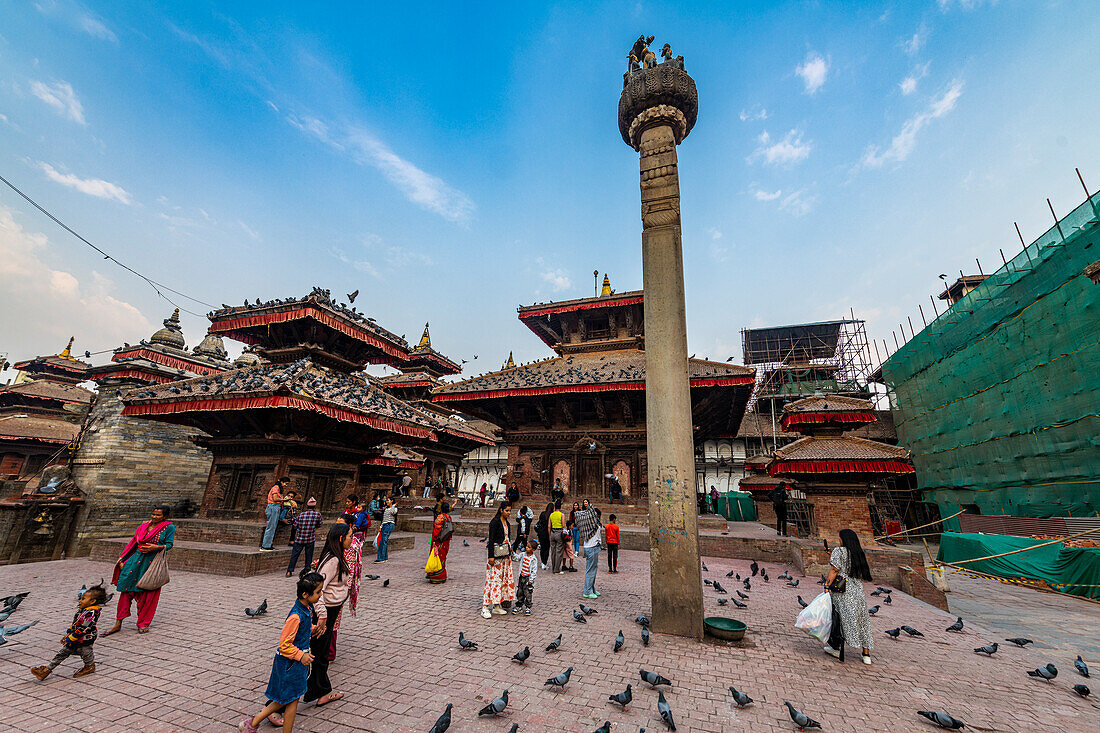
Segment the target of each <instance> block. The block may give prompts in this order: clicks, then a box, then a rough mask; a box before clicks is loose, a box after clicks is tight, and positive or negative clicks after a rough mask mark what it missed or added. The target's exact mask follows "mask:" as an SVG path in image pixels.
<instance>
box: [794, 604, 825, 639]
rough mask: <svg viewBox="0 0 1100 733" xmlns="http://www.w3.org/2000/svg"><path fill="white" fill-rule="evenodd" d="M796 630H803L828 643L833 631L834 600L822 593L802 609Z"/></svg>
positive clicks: (796, 623)
mask: <svg viewBox="0 0 1100 733" xmlns="http://www.w3.org/2000/svg"><path fill="white" fill-rule="evenodd" d="M794 627H795V628H796V629H802V630H803V631H805V632H806V633H807V634H809V635H810V636H813V637H815V638H817V639H818V640H820V641H826V640H827V639H828V638H829V633H830V632H831V631H832V630H833V599H832V598H831V597H830V596H829V594H828V593H822V594H821V595H819V596H818V597H817V598H815V599H813V600H812V601H810V605H808V606H806V607H805V608H803V609H802V612H801V613H800V614H798V619H797V620H796V621H795V622H794Z"/></svg>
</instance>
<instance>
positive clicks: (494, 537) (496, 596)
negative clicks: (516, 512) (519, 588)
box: [481, 499, 516, 618]
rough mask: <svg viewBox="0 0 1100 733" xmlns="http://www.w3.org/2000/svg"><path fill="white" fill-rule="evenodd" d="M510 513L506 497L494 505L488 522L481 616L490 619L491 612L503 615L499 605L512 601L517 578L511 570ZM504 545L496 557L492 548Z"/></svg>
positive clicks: (514, 595)
mask: <svg viewBox="0 0 1100 733" xmlns="http://www.w3.org/2000/svg"><path fill="white" fill-rule="evenodd" d="M511 512H512V502H510V501H508V500H507V499H505V500H504V501H502V502H500V505H499V506H498V507H497V515H496V516H495V517H493V521H491V522H489V539H488V542H487V543H486V544H487V545H488V548H489V560H488V562H486V563H485V593H484V594H483V597H482V606H481V615H482V617H483V618H492V615H493V614H498V615H503V614H506V613H507V611H505V610H504V609H503V608H501V605H500V604H501V602H502V601H511V602H515V600H516V579H515V575H514V574H513V572H512V551H511V550H512V548H511V535H510V529H509V524H508V515H509V514H511ZM501 546H503V547H504V549H503V550H501V551H500V553H501V555H502V556H501V557H495V555H496V554H497V553H495V552H494V550H495V549H496V548H498V547H501Z"/></svg>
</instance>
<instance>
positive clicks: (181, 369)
mask: <svg viewBox="0 0 1100 733" xmlns="http://www.w3.org/2000/svg"><path fill="white" fill-rule="evenodd" d="M230 368H231V365H230V363H229V361H228V360H227V359H226V351H225V346H224V344H222V340H221V338H220V337H218V336H215V335H213V334H208V335H207V336H206V337H205V338H204V339H203V340H202V343H200V344H199V345H198V346H196V347H195V348H194V349H193V350H192V351H188V350H187V343H186V341H185V340H184V337H183V330H182V329H181V328H180V319H179V309H178V308H177V309H176V310H175V311H174V312H173V313H172V315H171V316H169V317H168V318H166V319H165V320H164V326H163V328H161V329H160V330H159V331H157V332H156V333H154V334H153V335H152V336H150V337H149V339H148V340H142V341H141V342H139V343H138V344H137V345H136V346H131V345H129V344H125V345H124V346H122V347H120V348H118V349H115V351H114V354H113V355H112V356H111V363H109V364H103V365H100V366H94V367H91V368H90V369H89V370H88V378H89V379H93V380H95V381H96V382H100V383H107V382H111V381H119V382H123V383H129V384H163V383H165V382H172V381H175V380H178V379H186V378H189V377H193V376H196V375H209V374H218V373H220V372H224V371H225V370H227V369H230Z"/></svg>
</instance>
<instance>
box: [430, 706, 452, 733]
mask: <svg viewBox="0 0 1100 733" xmlns="http://www.w3.org/2000/svg"><path fill="white" fill-rule="evenodd" d="M453 707H454V705H452V704H451V703H447V709H446V710H444V711H443V714H442V715H440V716H439V720H437V721H435V725H433V726H432V729H431V730H430V731H428V733H446V731H447V729H448V728H450V727H451V708H453Z"/></svg>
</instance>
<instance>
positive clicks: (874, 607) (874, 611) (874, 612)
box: [867, 606, 882, 616]
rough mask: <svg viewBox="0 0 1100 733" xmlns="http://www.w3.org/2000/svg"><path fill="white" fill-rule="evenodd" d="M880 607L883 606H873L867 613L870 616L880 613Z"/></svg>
mask: <svg viewBox="0 0 1100 733" xmlns="http://www.w3.org/2000/svg"><path fill="white" fill-rule="evenodd" d="M880 608H882V606H871V607H870V608H868V609H867V615H868V616H874V615H875V614H876V613H878V610H879V609H880Z"/></svg>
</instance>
